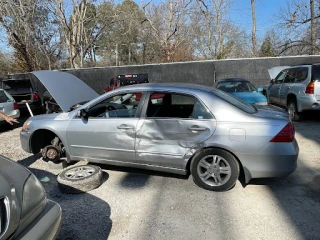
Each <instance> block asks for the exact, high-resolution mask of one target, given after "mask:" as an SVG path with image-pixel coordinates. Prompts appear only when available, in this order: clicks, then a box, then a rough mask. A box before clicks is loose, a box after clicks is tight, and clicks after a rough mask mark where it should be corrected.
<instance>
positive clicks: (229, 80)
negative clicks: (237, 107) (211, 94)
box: [218, 78, 249, 83]
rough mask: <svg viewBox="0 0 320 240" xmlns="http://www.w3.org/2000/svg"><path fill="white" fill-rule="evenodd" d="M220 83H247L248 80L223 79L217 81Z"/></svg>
mask: <svg viewBox="0 0 320 240" xmlns="http://www.w3.org/2000/svg"><path fill="white" fill-rule="evenodd" d="M218 82H219V83H220V82H249V81H248V80H246V79H244V78H224V79H221V80H219V81H218Z"/></svg>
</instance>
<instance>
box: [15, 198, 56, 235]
mask: <svg viewBox="0 0 320 240" xmlns="http://www.w3.org/2000/svg"><path fill="white" fill-rule="evenodd" d="M61 216H62V211H61V207H60V205H59V204H58V203H56V202H54V201H51V200H47V204H46V207H45V208H44V210H43V211H42V212H41V214H40V215H39V216H38V217H37V218H36V219H35V220H34V221H33V222H32V223H31V224H30V225H29V226H28V227H27V228H26V229H24V230H23V232H21V233H20V234H19V235H18V236H16V237H15V239H21V240H28V239H33V240H37V239H39V240H40V239H41V240H47V239H48V240H49V239H50V240H53V239H56V237H57V236H58V234H59V231H60V226H61Z"/></svg>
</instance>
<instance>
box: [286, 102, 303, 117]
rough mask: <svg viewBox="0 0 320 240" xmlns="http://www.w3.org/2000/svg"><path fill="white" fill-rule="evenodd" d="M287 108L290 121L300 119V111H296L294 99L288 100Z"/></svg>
mask: <svg viewBox="0 0 320 240" xmlns="http://www.w3.org/2000/svg"><path fill="white" fill-rule="evenodd" d="M287 110H288V114H289V116H290V119H291V120H292V121H294V122H299V121H300V120H301V113H299V112H298V108H297V101H296V100H294V99H293V100H290V101H289V103H288V107H287Z"/></svg>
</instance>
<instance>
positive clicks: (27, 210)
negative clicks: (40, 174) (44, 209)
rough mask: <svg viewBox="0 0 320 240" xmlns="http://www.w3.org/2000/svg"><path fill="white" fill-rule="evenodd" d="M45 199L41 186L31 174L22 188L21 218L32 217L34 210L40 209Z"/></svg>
mask: <svg viewBox="0 0 320 240" xmlns="http://www.w3.org/2000/svg"><path fill="white" fill-rule="evenodd" d="M45 198H46V192H45V190H44V188H43V186H42V184H41V183H40V181H39V180H38V179H37V178H36V177H35V176H34V175H33V174H31V175H30V176H29V177H28V179H27V181H26V182H25V185H24V188H23V198H22V212H21V218H23V217H25V216H26V215H27V214H28V215H32V214H33V212H34V211H36V209H38V208H39V207H40V208H41V205H42V204H41V203H42V202H44V201H43V200H44V199H45ZM44 205H45V203H44ZM33 209H35V210H33Z"/></svg>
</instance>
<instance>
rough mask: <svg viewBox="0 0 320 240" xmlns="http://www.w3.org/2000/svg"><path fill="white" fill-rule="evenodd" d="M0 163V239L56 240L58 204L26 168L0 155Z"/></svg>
mask: <svg viewBox="0 0 320 240" xmlns="http://www.w3.org/2000/svg"><path fill="white" fill-rule="evenodd" d="M0 166H1V168H0V239H1V240H6V239H26V240H27V239H32V240H38V239H39V240H40V239H41V240H46V239H48V240H49V239H55V238H56V237H57V235H58V233H59V230H60V223H61V208H60V206H59V205H58V204H57V203H55V202H53V201H51V200H48V199H47V198H46V193H45V190H44V188H43V187H42V185H41V183H40V182H39V180H38V179H37V178H36V177H35V176H34V175H33V174H32V173H31V172H30V171H29V170H27V169H26V168H25V167H23V166H21V165H20V164H18V163H16V162H14V161H12V160H10V159H8V158H5V157H4V156H1V155H0Z"/></svg>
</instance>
